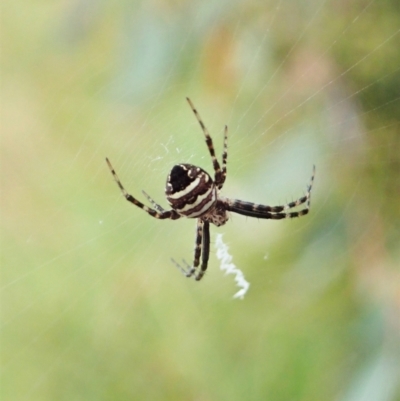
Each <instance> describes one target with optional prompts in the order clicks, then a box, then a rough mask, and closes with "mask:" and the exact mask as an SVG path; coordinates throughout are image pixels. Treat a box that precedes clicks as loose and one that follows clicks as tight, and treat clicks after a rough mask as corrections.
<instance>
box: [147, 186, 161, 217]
mask: <svg viewBox="0 0 400 401" xmlns="http://www.w3.org/2000/svg"><path fill="white" fill-rule="evenodd" d="M142 193H143V195H144V196H145V197H146V198H147V200H148V201H149V202H150V203H151V204H152V205H153V207H154V209H156V210H157V211H158V212H161V213H164V212H165V209H164V208H162V207H161V206H160V205H159V204H158V203H157V202H155V201H154V200H153V199H152V198H151V197H150V196H149V195H148V194H147V193H146V192H145V191H143V190H142Z"/></svg>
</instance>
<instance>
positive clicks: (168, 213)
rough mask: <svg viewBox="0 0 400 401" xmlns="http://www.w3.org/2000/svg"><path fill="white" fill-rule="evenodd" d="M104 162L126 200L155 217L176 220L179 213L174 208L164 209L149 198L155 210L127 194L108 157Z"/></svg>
mask: <svg viewBox="0 0 400 401" xmlns="http://www.w3.org/2000/svg"><path fill="white" fill-rule="evenodd" d="M106 162H107V164H108V167H109V169H110V171H111V174H112V175H113V177H114V180H115V182H116V183H117V185H118V186H119V189H120V190H121V192H122V194H123V195H124V197H125V199H126V200H127V201H128V202H131V203H133V204H134V205H135V206H137V207H140V208H141V209H143V210H144V211H145V212H147V213H148V214H149V215H150V216H152V217H155V218H156V219H171V220H177V219H179V218H180V217H181V216H180V214H178V213H177V212H176V211H175V210H164V209H162V208H161V206H159V205H157V204H156V203H155V202H154V201H153V200H151V203H152V204H153V206H155V205H157V206H155V208H156V210H155V209H151V208H149V207H148V206H146V205H144V204H143V203H142V202H140V201H138V200H137V199H136V198H134V197H133V196H132V195H130V194H128V192H126V190H125V188H124V187H123V185H122V183H121V181H120V179H119V178H118V176H117V173H116V172H115V170H114V168H113V166H112V165H111V163H110V161H109V160H108V158H106ZM147 197H148V199H149V198H150V197H149V196H148V195H147ZM153 202H154V203H153Z"/></svg>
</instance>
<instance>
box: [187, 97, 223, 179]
mask: <svg viewBox="0 0 400 401" xmlns="http://www.w3.org/2000/svg"><path fill="white" fill-rule="evenodd" d="M186 100H187V101H188V103H189V106H190V107H191V109H192V111H193V113H194V115H195V116H196V118H197V121H198V122H199V124H200V127H201V129H202V130H203V133H204V136H205V137H206V144H207V147H208V150H209V152H210V155H211V159H212V163H213V166H214V171H215V180H214V181H215V182H216V183H220V182H221V180H222V174H223V173H222V171H221V166H220V165H219V162H218V159H217V157H216V156H215V150H214V145H213V141H212V139H211V136H210V133H209V132H208V130H207V128H206V126H205V125H204V123H203V121H202V119H201V117H200V115H199V113H198V112H197V110H196V108H195V107H194V105H193V103H192V101H191V100H190V99H189V98H188V97H187V98H186Z"/></svg>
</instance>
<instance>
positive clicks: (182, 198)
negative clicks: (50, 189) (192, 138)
mask: <svg viewBox="0 0 400 401" xmlns="http://www.w3.org/2000/svg"><path fill="white" fill-rule="evenodd" d="M186 100H187V101H188V103H189V106H190V107H191V109H192V111H193V113H194V115H195V116H196V118H197V121H198V122H199V124H200V127H201V129H202V130H203V133H204V136H205V140H206V144H207V147H208V151H209V152H210V155H211V160H212V164H213V167H214V179H212V178H211V176H210V175H209V174H208V173H207V172H206V171H204V170H203V169H202V168H200V167H197V166H194V165H192V164H186V163H182V164H176V165H175V166H173V167H172V169H171V171H170V173H169V174H168V177H167V183H166V187H165V195H166V198H167V201H168V203H169V205H170V206H171V210H165V209H163V208H162V207H161V206H160V205H159V204H158V203H156V202H155V201H154V200H153V199H152V198H151V197H150V196H149V195H148V194H147V193H146V192H144V191H142V192H143V195H144V196H145V197H146V198H147V200H148V201H149V202H150V204H151V205H152V208H151V207H148V206H146V205H145V204H143V203H142V202H140V201H138V200H137V199H136V198H134V197H133V196H132V195H130V194H129V193H128V192H127V191H126V190H125V188H124V187H123V185H122V183H121V181H120V179H119V178H118V176H117V173H116V172H115V170H114V168H113V167H112V165H111V163H110V161H109V160H108V158H106V162H107V164H108V167H109V168H110V171H111V174H112V175H113V177H114V179H115V181H116V183H117V184H118V186H119V189H120V190H121V192H122V194H123V195H124V197H125V198H126V200H127V201H129V202H131V203H133V204H134V205H136V206H137V207H140V208H141V209H143V210H144V211H145V212H147V213H148V214H149V215H150V216H152V217H155V218H156V219H160V220H163V219H171V220H177V219H180V218H181V217H189V218H194V219H197V227H196V239H195V247H194V260H193V265H192V266H190V265H188V264H187V263H186V262H185V261H183V262H184V264H185V268H183V267H181V266H180V265H179V264H178V263H177V262H175V260H174V259H172V262H173V263H174V264H175V265H176V266H177V267H178V268H179V269H180V270H181V271H182V273H183V274H184V275H185V276H186V277H192V276H193V277H194V278H195V280H197V281H199V280H201V279H202V278H203V276H204V273H205V272H206V270H207V265H208V259H209V255H210V223H212V224H214V225H216V226H218V227H219V226H222V225H224V224H225V223H226V222H227V221H228V219H229V215H228V212H234V213H238V214H242V215H244V216H249V217H257V218H260V219H274V220H279V219H286V218H294V217H300V216H305V215H306V214H308V212H309V210H310V200H311V198H310V196H311V189H312V185H313V182H314V176H315V166H313V172H312V176H311V180H310V183H309V185H308V187H307V191H306V194H305V195H304V196H302V197H301V198H299V199H297V200H295V201H293V202H290V203H288V204H286V205H282V206H267V205H258V204H256V203H251V202H244V201H241V200H238V199H229V198H225V197H222V196H220V190H221V189H222V187H223V186H224V182H225V179H226V161H227V158H228V127H227V126H226V125H225V129H224V145H223V146H224V148H223V152H222V165H220V164H219V162H218V160H217V158H216V156H215V151H214V146H213V141H212V139H211V136H210V134H209V132H208V130H207V128H206V127H205V125H204V123H203V121H202V119H201V117H200V115H199V113H198V112H197V110H196V108H195V107H194V105H193V103H192V102H191V100H190V99H189V98H186ZM304 203H305V204H306V205H305V207H304V209H302V210H300V211H297V212H293V211H290V210H291V209H292V208H294V207H296V206H299V205H302V204H304ZM200 257H201V263H200Z"/></svg>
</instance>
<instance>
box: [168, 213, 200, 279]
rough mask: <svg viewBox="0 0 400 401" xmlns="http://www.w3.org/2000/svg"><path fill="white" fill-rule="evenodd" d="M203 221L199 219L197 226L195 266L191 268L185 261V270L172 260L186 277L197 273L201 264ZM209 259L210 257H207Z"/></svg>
mask: <svg viewBox="0 0 400 401" xmlns="http://www.w3.org/2000/svg"><path fill="white" fill-rule="evenodd" d="M203 224H204V223H203V220H201V219H197V226H196V239H195V246H194V260H193V265H192V266H189V265H188V264H187V263H186V262H185V261H183V263H184V264H185V265H186V269H184V268H183V267H182V266H181V265H180V264H179V263H177V262H175V260H174V259H171V260H172V262H173V263H174V265H175V266H176V267H177V268H178V269H179V270H180V271H181V272H182V273H183V274H184V275H185V276H186V277H192V276H193V274H194V273H195V272H196V270H197V268H198V266H199V264H200V255H201V242H202V239H203ZM207 259H208V257H207ZM196 280H197V276H196Z"/></svg>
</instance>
